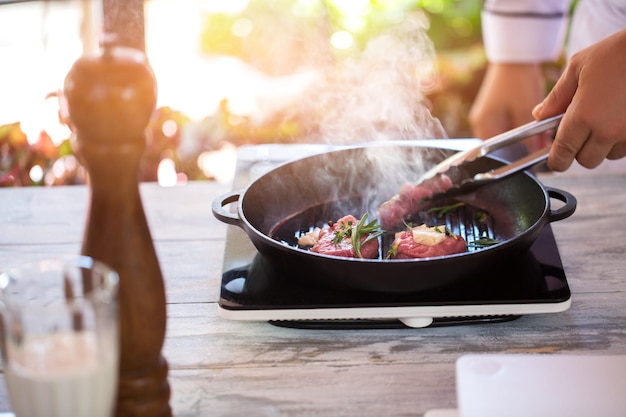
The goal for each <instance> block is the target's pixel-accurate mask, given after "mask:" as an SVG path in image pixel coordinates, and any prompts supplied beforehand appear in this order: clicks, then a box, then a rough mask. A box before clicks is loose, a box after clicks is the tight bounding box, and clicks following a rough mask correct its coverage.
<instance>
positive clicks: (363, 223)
mask: <svg viewBox="0 0 626 417" xmlns="http://www.w3.org/2000/svg"><path fill="white" fill-rule="evenodd" d="M383 233H384V231H383V230H382V229H381V226H380V224H378V220H377V219H376V220H373V221H371V222H369V223H367V213H365V214H364V215H363V217H362V218H361V220H359V221H358V223H357V224H356V225H355V224H353V222H352V221H349V222H347V223H345V222H341V227H340V228H339V229H338V230H337V231H336V232H335V237H334V238H333V243H335V244H339V243H341V241H342V240H343V239H346V238H350V239H351V242H352V247H353V248H354V252H355V253H356V256H358V257H359V258H362V257H363V256H362V255H361V247H363V245H365V244H366V243H367V242H369V241H370V240H373V239H377V238H378V237H379V236H381V235H382V234H383ZM363 236H367V237H366V238H365V239H363V241H361V238H362V237H363Z"/></svg>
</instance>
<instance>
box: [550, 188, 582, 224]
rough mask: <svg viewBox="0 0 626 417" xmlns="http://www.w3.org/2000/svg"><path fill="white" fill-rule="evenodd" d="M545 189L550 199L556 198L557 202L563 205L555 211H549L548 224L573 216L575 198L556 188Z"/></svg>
mask: <svg viewBox="0 0 626 417" xmlns="http://www.w3.org/2000/svg"><path fill="white" fill-rule="evenodd" d="M545 188H546V191H547V192H548V196H549V197H550V198H556V199H557V200H559V201H562V202H563V203H565V204H563V206H561V207H559V208H558V209H556V210H550V213H549V214H548V221H549V222H555V221H558V220H563V219H566V218H568V217H569V216H571V215H572V214H574V211H576V197H574V196H573V195H572V194H570V193H568V192H567V191H563V190H560V189H558V188H552V187H545Z"/></svg>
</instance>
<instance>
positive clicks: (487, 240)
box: [468, 236, 500, 248]
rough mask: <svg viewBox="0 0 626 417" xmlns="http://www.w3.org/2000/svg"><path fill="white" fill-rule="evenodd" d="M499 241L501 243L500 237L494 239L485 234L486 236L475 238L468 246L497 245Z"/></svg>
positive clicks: (484, 246) (483, 246)
mask: <svg viewBox="0 0 626 417" xmlns="http://www.w3.org/2000/svg"><path fill="white" fill-rule="evenodd" d="M498 243H500V241H499V240H498V239H492V238H490V237H486V236H484V237H481V238H479V239H476V240H474V241H473V242H470V243H469V244H468V246H471V247H474V248H486V247H489V246H493V245H497V244H498Z"/></svg>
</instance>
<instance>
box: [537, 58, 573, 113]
mask: <svg viewBox="0 0 626 417" xmlns="http://www.w3.org/2000/svg"><path fill="white" fill-rule="evenodd" d="M577 89H578V69H577V68H576V63H575V62H570V64H569V65H567V67H566V68H565V71H564V72H563V74H562V75H561V77H560V78H559V79H558V80H557V82H556V84H555V85H554V87H553V88H552V90H551V91H550V93H549V94H548V95H547V96H546V98H545V99H543V101H542V102H541V103H539V104H537V106H535V108H534V109H533V110H532V115H533V117H534V118H535V119H536V120H543V119H546V118H548V117H552V116H556V115H557V114H561V113H564V112H565V110H566V109H567V107H568V106H569V105H570V103H571V102H572V99H573V97H574V94H575V93H576V90H577Z"/></svg>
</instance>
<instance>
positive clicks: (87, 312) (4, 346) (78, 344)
mask: <svg viewBox="0 0 626 417" xmlns="http://www.w3.org/2000/svg"><path fill="white" fill-rule="evenodd" d="M117 286H118V276H117V274H116V272H115V271H114V270H112V269H111V268H109V267H108V266H106V265H105V264H103V263H101V262H98V261H96V260H94V259H93V258H89V257H86V256H79V257H75V258H71V259H52V260H42V261H39V262H36V263H33V264H30V265H25V266H20V267H18V268H14V269H11V270H8V271H6V272H2V273H0V314H1V320H2V321H1V326H0V346H1V351H2V362H3V366H4V375H5V380H6V384H7V388H8V392H9V400H10V402H11V406H12V408H13V412H14V413H15V414H16V416H17V417H44V416H46V417H84V416H89V417H111V416H112V415H113V411H114V407H115V398H116V393H117V376H118V363H119V330H118V311H117V309H118V302H117Z"/></svg>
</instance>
